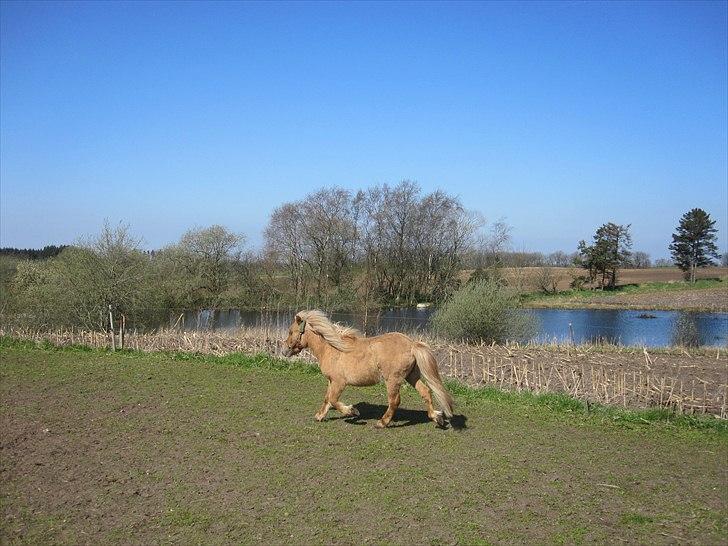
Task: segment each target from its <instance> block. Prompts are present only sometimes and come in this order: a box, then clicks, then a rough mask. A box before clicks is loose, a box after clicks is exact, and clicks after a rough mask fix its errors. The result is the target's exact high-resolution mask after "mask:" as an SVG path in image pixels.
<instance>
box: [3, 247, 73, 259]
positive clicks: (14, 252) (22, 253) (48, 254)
mask: <svg viewBox="0 0 728 546" xmlns="http://www.w3.org/2000/svg"><path fill="white" fill-rule="evenodd" d="M66 248H68V245H60V246H57V245H46V246H44V247H43V248H40V249H36V248H12V247H3V248H0V256H12V257H14V258H21V259H23V260H45V259H46V258H53V257H54V256H58V255H59V254H60V253H61V252H63V250H64V249H66Z"/></svg>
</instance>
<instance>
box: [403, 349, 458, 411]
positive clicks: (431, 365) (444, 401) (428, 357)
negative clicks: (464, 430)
mask: <svg viewBox="0 0 728 546" xmlns="http://www.w3.org/2000/svg"><path fill="white" fill-rule="evenodd" d="M412 354H413V355H414V357H415V362H416V363H417V367H418V368H419V369H420V373H421V374H422V378H423V379H424V380H425V383H427V386H428V387H430V389H431V390H432V394H433V395H435V401H436V402H437V405H438V406H440V408H442V411H443V412H444V413H445V415H446V416H447V417H448V419H449V418H450V417H452V414H453V408H452V406H453V402H452V396H451V395H450V393H449V392H447V389H445V385H443V384H442V379H441V378H440V372H439V371H438V370H437V360H436V359H435V355H434V354H432V350H431V349H430V348H429V347H428V346H427V345H425V344H424V343H422V342H420V341H417V342H415V344H414V347H412Z"/></svg>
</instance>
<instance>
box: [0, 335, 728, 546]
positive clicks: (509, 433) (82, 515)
mask: <svg viewBox="0 0 728 546" xmlns="http://www.w3.org/2000/svg"><path fill="white" fill-rule="evenodd" d="M324 387H325V380H324V379H323V378H322V377H321V376H320V375H319V374H318V373H317V372H316V370H315V368H311V367H309V366H307V365H305V364H302V363H298V364H293V365H291V364H282V363H279V362H277V361H274V360H270V359H267V358H265V357H243V356H240V355H231V356H228V357H223V358H214V357H192V356H189V355H181V354H176V355H173V354H164V353H160V354H143V353H130V354H119V353H116V354H111V353H106V352H102V351H97V350H85V351H84V350H72V349H65V350H51V349H38V348H31V347H30V345H24V344H22V343H17V342H7V341H5V342H3V343H1V344H0V400H2V421H1V424H0V432H1V436H0V438H1V439H0V441H1V442H2V444H1V447H2V450H1V451H0V453H2V457H1V458H0V486H1V487H0V489H1V492H2V529H1V531H0V542H2V543H100V542H101V543H125V544H126V543H138V544H148V543H160V542H162V543H179V544H189V543H225V542H236V543H239V542H242V543H252V542H264V543H268V544H281V543H287V544H317V543H319V544H320V543H324V544H330V543H342V544H362V543H390V544H456V543H461V544H502V543H548V544H578V543H623V542H628V543H635V542H637V543H639V542H642V543H657V544H661V543H665V544H667V543H693V544H718V543H721V542H724V541H725V536H726V532H728V487H727V486H728V483H726V469H727V468H726V467H727V464H726V461H728V432H726V430H727V429H726V427H724V426H722V425H720V426H712V425H706V426H705V427H704V428H698V427H696V426H692V425H693V424H695V423H693V422H692V421H691V420H689V419H685V420H680V421H678V422H677V424H676V423H673V422H671V421H668V422H664V421H656V422H650V421H649V419H644V418H643V417H640V416H639V414H631V418H626V417H625V418H618V417H619V414H612V413H608V412H607V413H599V412H597V413H595V414H594V413H593V414H589V415H587V414H583V413H582V412H581V411H577V410H575V409H574V408H576V407H577V406H573V405H570V404H569V401H568V400H567V399H564V398H560V397H550V398H549V397H547V398H542V399H537V398H534V397H532V396H523V395H502V394H498V393H496V392H495V391H483V392H478V391H473V390H468V389H463V388H458V389H457V392H456V403H457V413H458V419H457V423H458V424H459V429H458V430H455V429H453V428H450V429H448V430H440V429H436V428H435V427H434V426H432V424H431V423H429V422H428V421H427V419H426V416H425V414H424V411H422V405H421V401H420V400H419V398H418V396H417V395H416V393H415V392H414V391H413V390H412V389H406V390H404V391H403V397H402V409H401V410H400V411H399V412H398V413H397V415H396V416H395V424H396V426H394V427H392V428H390V429H387V430H383V431H382V430H377V429H375V428H374V426H373V423H374V421H375V420H376V419H377V418H379V416H380V415H381V413H382V412H383V411H384V406H383V404H384V403H385V394H384V388H383V387H381V386H379V387H372V388H366V389H354V388H350V389H348V390H347V391H345V393H344V396H343V400H344V401H345V402H346V403H353V404H356V405H357V407H358V409H359V410H360V411H361V413H362V416H361V418H360V419H358V420H356V421H349V420H344V419H340V418H337V415H336V414H334V413H333V412H332V413H331V414H330V418H329V420H327V421H325V422H323V423H316V422H315V421H314V420H313V413H314V411H315V410H316V409H317V407H318V405H319V404H320V402H321V398H322V395H323V390H324ZM627 415H628V414H625V416H627ZM645 416H647V414H645ZM714 421H716V420H714Z"/></svg>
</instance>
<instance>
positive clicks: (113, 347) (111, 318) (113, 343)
mask: <svg viewBox="0 0 728 546" xmlns="http://www.w3.org/2000/svg"><path fill="white" fill-rule="evenodd" d="M109 329H110V330H111V350H112V351H116V339H115V336H114V315H113V314H112V312H111V304H109Z"/></svg>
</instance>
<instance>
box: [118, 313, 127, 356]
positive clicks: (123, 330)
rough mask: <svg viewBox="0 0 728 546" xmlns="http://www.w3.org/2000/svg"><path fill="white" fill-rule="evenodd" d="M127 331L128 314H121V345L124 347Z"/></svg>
mask: <svg viewBox="0 0 728 546" xmlns="http://www.w3.org/2000/svg"><path fill="white" fill-rule="evenodd" d="M125 333H126V315H121V328H120V330H119V347H120V348H121V349H124V334H125Z"/></svg>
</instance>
